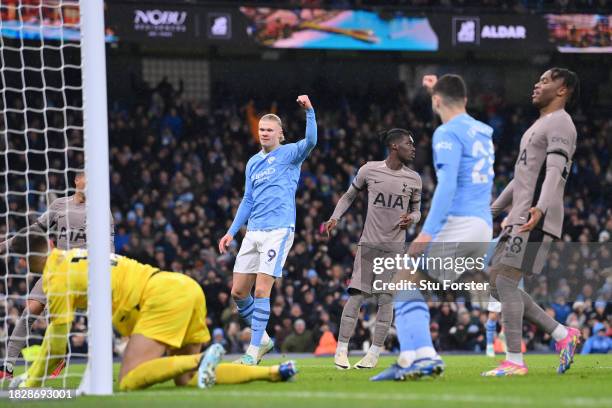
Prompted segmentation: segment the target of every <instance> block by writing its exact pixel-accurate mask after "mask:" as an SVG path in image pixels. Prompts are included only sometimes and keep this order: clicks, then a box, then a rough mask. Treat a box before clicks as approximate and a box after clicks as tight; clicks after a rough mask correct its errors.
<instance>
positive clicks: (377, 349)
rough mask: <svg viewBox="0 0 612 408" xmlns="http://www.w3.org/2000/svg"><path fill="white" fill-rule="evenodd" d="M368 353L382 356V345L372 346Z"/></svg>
mask: <svg viewBox="0 0 612 408" xmlns="http://www.w3.org/2000/svg"><path fill="white" fill-rule="evenodd" d="M368 354H372V355H373V356H375V357H376V358H378V356H380V347H378V346H370V349H369V350H368Z"/></svg>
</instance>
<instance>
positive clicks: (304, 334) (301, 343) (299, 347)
mask: <svg viewBox="0 0 612 408" xmlns="http://www.w3.org/2000/svg"><path fill="white" fill-rule="evenodd" d="M314 349H315V341H314V338H313V337H312V332H311V331H310V330H306V322H305V321H304V320H303V319H297V320H296V321H295V323H293V333H291V334H290V335H289V336H287V338H286V339H285V341H284V342H283V345H282V347H281V350H282V352H283V353H310V352H312V351H314Z"/></svg>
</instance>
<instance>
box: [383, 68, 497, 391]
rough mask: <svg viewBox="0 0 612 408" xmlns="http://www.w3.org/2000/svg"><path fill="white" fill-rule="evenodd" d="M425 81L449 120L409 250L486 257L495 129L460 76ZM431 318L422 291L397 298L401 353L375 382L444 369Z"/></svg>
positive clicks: (436, 141) (438, 137)
mask: <svg viewBox="0 0 612 408" xmlns="http://www.w3.org/2000/svg"><path fill="white" fill-rule="evenodd" d="M423 85H424V86H425V87H426V88H427V90H428V91H429V93H430V94H431V101H432V107H433V110H434V112H435V113H436V114H438V115H439V116H440V118H441V119H442V123H443V124H442V125H441V126H439V127H438V128H437V129H436V131H435V132H434V135H433V142H432V144H433V159H434V160H433V162H434V166H435V171H436V176H437V179H438V184H437V186H436V190H435V192H434V196H433V199H432V202H431V208H430V210H429V214H428V216H427V219H426V220H425V224H424V225H423V229H422V231H421V233H420V234H419V235H418V236H417V238H416V239H415V240H414V242H413V243H412V244H411V246H410V249H409V253H410V254H411V255H412V256H418V255H421V253H422V248H426V247H429V249H428V250H427V251H428V253H427V256H428V257H430V258H431V257H448V256H451V257H460V256H461V257H473V258H476V257H483V256H484V254H486V252H487V248H488V245H489V244H488V243H489V241H491V238H492V224H493V222H492V217H491V209H490V207H489V203H490V201H491V189H492V186H493V177H494V173H493V163H494V161H495V158H494V150H493V141H492V135H493V129H492V128H491V127H490V126H488V125H486V124H484V123H482V122H479V121H477V120H476V119H474V118H472V117H471V116H470V115H468V114H467V112H466V109H465V107H466V104H467V90H466V86H465V83H464V81H463V79H462V78H461V77H460V76H458V75H444V76H442V77H441V78H440V79H439V80H438V79H437V77H436V76H434V75H426V76H425V77H424V78H423ZM430 243H431V244H430ZM442 243H448V245H442ZM457 243H462V244H461V245H457ZM463 243H468V244H463ZM426 272H427V273H428V275H429V276H431V277H433V278H436V279H438V280H439V281H442V280H455V279H457V278H458V277H459V276H460V274H459V273H456V272H455V271H439V270H431V269H430V270H427V271H426ZM429 320H430V316H429V308H428V307H427V303H425V301H424V299H423V296H422V295H421V294H420V293H419V292H418V291H414V292H407V293H402V295H401V296H400V298H399V299H396V302H395V325H396V327H397V334H398V338H399V342H400V356H399V358H398V361H397V363H396V364H393V365H392V366H391V367H390V368H388V369H387V370H385V371H383V372H382V373H380V374H378V375H377V376H375V377H373V378H372V380H373V381H384V380H403V379H406V378H412V379H415V378H420V377H422V376H429V375H432V376H435V375H439V374H441V373H442V371H443V370H444V363H443V362H442V360H441V359H440V357H439V356H438V354H437V352H436V350H435V349H434V347H433V343H432V340H431V334H430V331H429Z"/></svg>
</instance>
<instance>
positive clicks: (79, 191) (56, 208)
mask: <svg viewBox="0 0 612 408" xmlns="http://www.w3.org/2000/svg"><path fill="white" fill-rule="evenodd" d="M74 184H75V186H76V192H75V194H73V195H71V196H68V197H62V198H58V199H56V200H54V201H53V202H52V203H51V204H50V205H49V208H48V209H47V211H46V212H45V213H44V214H42V215H41V216H40V217H39V218H38V219H37V220H36V222H35V223H34V224H32V225H30V227H29V228H28V227H26V228H23V229H22V230H20V231H19V232H18V233H17V234H18V235H22V234H27V233H35V234H36V233H38V234H41V235H46V234H47V233H49V234H51V235H53V236H55V241H56V246H57V248H59V249H64V250H67V249H73V248H84V247H86V246H87V235H86V228H85V225H86V208H85V186H86V179H85V173H82V172H80V173H77V174H76V176H75V178H74ZM110 222H111V236H110V240H111V252H115V249H114V248H115V245H114V235H115V234H114V223H113V216H112V214H110ZM13 240H14V237H13V238H11V239H8V240H6V241H4V242H1V243H0V254H4V253H7V252H8V253H10V251H11V245H12V242H13ZM20 255H23V254H20ZM42 284H43V281H42V279H38V281H37V282H36V284H35V285H34V287H33V288H32V290H31V291H30V293H29V294H28V298H27V302H26V307H25V309H24V311H23V313H22V314H21V317H20V318H19V320H18V321H17V324H16V325H15V328H14V329H13V333H11V337H10V339H9V342H8V346H7V353H6V359H5V361H4V362H3V363H4V364H3V365H2V366H0V380H1V379H3V378H10V377H12V375H13V366H14V365H15V362H16V361H17V358H18V357H19V353H20V352H21V350H22V349H23V348H24V346H25V345H26V340H27V337H28V336H27V334H28V331H29V329H30V327H32V324H33V323H34V321H36V319H37V318H38V317H39V315H40V314H41V313H42V312H43V310H44V309H45V305H46V304H47V299H46V297H45V294H44V292H43V287H42ZM63 366H64V361H62V362H61V363H60V364H59V365H58V367H57V369H56V370H55V371H54V373H55V374H57V373H59V372H60V371H61V369H62V368H63Z"/></svg>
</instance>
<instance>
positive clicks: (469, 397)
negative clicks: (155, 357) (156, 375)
mask: <svg viewBox="0 0 612 408" xmlns="http://www.w3.org/2000/svg"><path fill="white" fill-rule="evenodd" d="M120 395H121V396H134V397H138V396H143V397H151V396H172V397H177V396H178V394H177V393H176V391H170V390H168V391H148V392H146V393H120ZM185 395H188V396H194V397H211V398H215V397H236V398H244V397H256V398H323V399H346V400H357V399H370V400H381V401H384V400H386V401H439V402H475V403H491V404H508V405H529V404H534V403H536V402H537V401H536V400H533V399H532V398H523V397H503V398H500V397H496V396H487V395H477V394H415V393H410V394H399V395H392V394H386V393H382V392H381V393H380V394H375V393H363V392H356V393H349V392H326V391H315V392H311V391H279V392H276V391H272V392H270V391H267V392H263V391H219V392H206V391H196V390H193V391H188V392H185V391H181V392H180V396H185ZM556 403H557V404H561V405H567V406H597V405H599V406H602V405H603V406H605V405H612V398H590V397H577V398H566V399H563V400H561V401H556Z"/></svg>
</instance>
